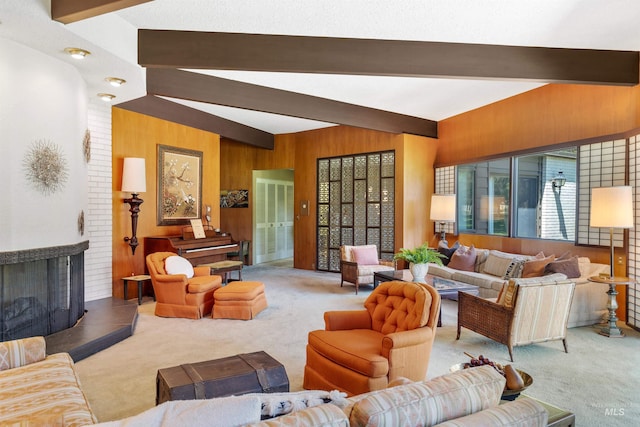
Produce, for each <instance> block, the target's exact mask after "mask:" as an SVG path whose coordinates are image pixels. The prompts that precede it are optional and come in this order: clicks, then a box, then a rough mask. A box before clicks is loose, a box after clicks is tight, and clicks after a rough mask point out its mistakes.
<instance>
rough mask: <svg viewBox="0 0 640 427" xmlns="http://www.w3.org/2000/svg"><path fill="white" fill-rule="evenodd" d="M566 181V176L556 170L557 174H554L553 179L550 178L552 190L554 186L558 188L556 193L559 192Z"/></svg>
mask: <svg viewBox="0 0 640 427" xmlns="http://www.w3.org/2000/svg"><path fill="white" fill-rule="evenodd" d="M566 183H567V178H565V176H564V174H563V173H562V171H560V172H558V174H557V175H556V176H554V177H553V179H551V186H552V187H553V189H554V190H555V189H556V188H557V189H558V194H560V190H561V189H562V187H564V185H565V184H566Z"/></svg>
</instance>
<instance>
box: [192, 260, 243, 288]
mask: <svg viewBox="0 0 640 427" xmlns="http://www.w3.org/2000/svg"><path fill="white" fill-rule="evenodd" d="M243 265H244V264H243V263H242V261H234V260H226V261H218V262H211V263H209V264H200V265H198V267H209V268H210V269H211V274H217V275H220V276H222V281H223V282H224V284H225V285H226V284H227V283H229V279H230V277H229V276H230V273H231V272H232V271H237V272H238V280H242V266H243Z"/></svg>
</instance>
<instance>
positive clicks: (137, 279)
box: [122, 274, 156, 305]
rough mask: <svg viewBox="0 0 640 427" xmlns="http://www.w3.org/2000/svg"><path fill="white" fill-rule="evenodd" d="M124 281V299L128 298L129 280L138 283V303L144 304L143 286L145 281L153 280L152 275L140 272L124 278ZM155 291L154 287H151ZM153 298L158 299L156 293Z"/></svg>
mask: <svg viewBox="0 0 640 427" xmlns="http://www.w3.org/2000/svg"><path fill="white" fill-rule="evenodd" d="M122 282H123V283H124V299H125V300H126V299H127V294H128V292H127V291H128V290H129V286H128V285H129V282H136V284H137V285H138V305H140V304H142V286H143V285H144V284H145V282H151V276H149V275H147V274H139V275H137V276H127V277H123V278H122ZM151 289H152V291H153V287H152V288H151ZM153 300H154V301H155V300H156V296H155V294H154V295H153Z"/></svg>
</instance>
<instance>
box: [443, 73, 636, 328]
mask: <svg viewBox="0 0 640 427" xmlns="http://www.w3.org/2000/svg"><path fill="white" fill-rule="evenodd" d="M639 105H640V89H639V88H638V87H637V86H636V87H631V88H629V87H610V86H586V85H546V86H543V87H541V88H538V89H534V90H532V91H529V92H525V93H523V94H520V95H517V96H514V97H511V98H508V99H505V100H502V101H499V102H496V103H494V104H491V105H487V106H485V107H482V108H479V109H477V110H473V111H470V112H467V113H464V114H460V115H458V116H455V117H451V118H449V119H446V120H443V121H441V122H439V123H438V134H439V143H440V149H439V150H438V154H437V156H436V161H435V164H436V165H437V166H446V165H456V164H463V163H470V162H473V161H477V160H481V159H486V158H490V157H495V156H496V155H502V154H508V153H513V152H518V151H526V150H532V149H535V148H538V147H541V146H549V145H554V144H563V143H568V142H572V141H579V140H584V139H592V138H596V137H600V136H606V135H610V134H616V133H624V132H628V131H630V130H632V129H634V128H637V127H638V126H639V124H640V111H638V109H639V108H640V107H639ZM458 238H459V239H460V240H461V241H462V242H463V243H465V244H471V243H473V244H475V245H476V246H478V247H482V248H491V249H498V250H504V251H507V252H518V253H525V254H536V253H537V252H539V251H544V253H545V254H547V253H549V254H550V253H555V254H556V255H560V254H562V253H564V252H566V251H567V250H569V251H571V252H572V253H574V254H577V255H581V256H588V257H589V258H591V259H592V260H593V262H599V263H603V264H609V248H608V247H586V246H574V245H572V244H566V243H562V242H549V241H538V240H535V239H512V238H502V237H497V236H476V235H461V236H459V237H458ZM453 239H455V237H454V238H453ZM450 241H451V240H450ZM453 241H455V240H453ZM618 256H621V257H622V259H623V263H622V264H616V265H615V267H614V268H615V271H616V275H621V276H626V271H627V262H626V260H627V248H624V249H620V250H617V251H616V257H618ZM618 293H619V295H618V303H619V306H620V308H619V309H618V317H619V318H621V319H622V320H624V319H625V318H626V314H625V309H624V307H625V302H626V294H625V289H624V287H619V289H618Z"/></svg>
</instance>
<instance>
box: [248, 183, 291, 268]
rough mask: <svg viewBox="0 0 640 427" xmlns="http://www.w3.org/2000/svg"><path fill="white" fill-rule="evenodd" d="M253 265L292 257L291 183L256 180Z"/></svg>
mask: <svg viewBox="0 0 640 427" xmlns="http://www.w3.org/2000/svg"><path fill="white" fill-rule="evenodd" d="M255 217H256V229H255V233H254V236H255V244H254V251H255V253H254V256H255V262H256V264H260V263H263V262H269V261H274V260H277V259H283V258H290V257H292V256H293V182H290V181H280V180H274V179H266V178H257V179H256V214H255Z"/></svg>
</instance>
